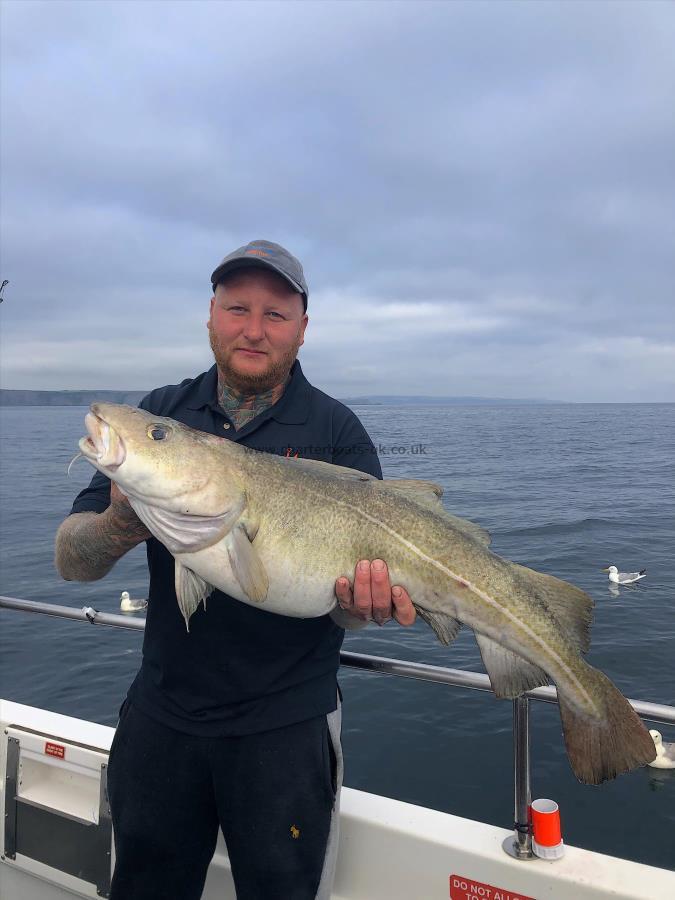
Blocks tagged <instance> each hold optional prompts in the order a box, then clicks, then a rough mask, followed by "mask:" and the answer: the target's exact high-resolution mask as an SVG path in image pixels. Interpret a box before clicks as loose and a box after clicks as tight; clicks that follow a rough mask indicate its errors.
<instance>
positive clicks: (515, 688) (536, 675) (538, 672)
mask: <svg viewBox="0 0 675 900" xmlns="http://www.w3.org/2000/svg"><path fill="white" fill-rule="evenodd" d="M475 634H476V640H477V641H478V649H479V650H480V655H481V656H482V657H483V665H484V666H485V668H486V669H487V673H488V675H489V676H490V683H491V685H492V690H493V691H494V692H495V696H496V697H502V698H503V697H508V698H510V699H513V698H514V697H519V696H520V695H521V694H523V693H524V692H525V691H531V690H532V689H533V688H536V687H541V686H542V685H543V684H548V682H549V679H548V675H547V674H546V672H544V670H543V669H540V668H539V666H535V665H533V664H532V663H531V662H528V661H527V660H526V659H523V657H522V656H518V654H516V653H513V651H511V650H507V649H506V647H502V645H501V644H497V643H496V642H495V641H493V640H491V639H490V638H487V637H485V635H483V634H478V632H476V633H475Z"/></svg>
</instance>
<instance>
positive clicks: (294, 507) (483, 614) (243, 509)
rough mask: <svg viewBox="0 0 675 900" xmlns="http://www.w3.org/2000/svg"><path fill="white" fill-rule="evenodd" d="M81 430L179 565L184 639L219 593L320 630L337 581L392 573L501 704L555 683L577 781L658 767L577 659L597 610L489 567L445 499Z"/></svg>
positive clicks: (214, 446) (208, 445)
mask: <svg viewBox="0 0 675 900" xmlns="http://www.w3.org/2000/svg"><path fill="white" fill-rule="evenodd" d="M85 423H86V426H87V429H88V432H89V436H88V437H84V438H82V439H81V440H80V450H81V452H82V454H83V455H84V456H85V457H86V458H87V459H88V460H89V461H90V462H91V463H92V464H93V465H94V466H95V467H96V468H97V469H98V470H99V471H101V472H102V473H103V474H105V475H107V476H108V477H109V478H111V479H112V480H113V481H115V482H116V483H117V485H118V486H119V487H120V489H121V490H122V491H123V492H124V494H126V496H127V497H128V499H129V502H130V504H131V506H132V507H133V508H134V510H135V511H136V513H137V515H138V517H139V518H140V519H141V521H143V522H144V524H145V525H146V527H147V528H148V530H149V531H150V532H151V533H152V534H153V535H154V537H156V538H157V540H158V541H160V542H161V543H162V544H164V546H165V547H166V548H167V549H168V550H169V552H170V553H171V554H172V555H173V557H174V559H175V565H176V578H175V585H176V596H177V598H178V603H179V606H180V609H181V612H182V613H183V616H184V617H185V621H186V624H188V623H189V620H190V616H191V615H192V613H193V612H194V611H195V610H196V609H197V607H198V605H199V604H200V603H201V602H204V604H205V605H206V599H207V597H208V596H209V594H210V593H211V592H212V591H213V589H214V588H217V589H218V590H220V591H223V592H225V593H226V594H229V595H230V596H231V597H234V598H236V599H237V600H240V601H241V602H243V603H248V604H251V605H253V606H257V607H259V608H260V609H264V610H267V611H268V612H273V613H278V614H280V615H285V616H296V617H301V618H306V617H314V616H322V615H326V614H327V613H331V612H332V611H333V610H334V609H335V607H336V598H335V580H336V578H338V577H340V576H345V577H347V578H349V579H351V578H352V577H353V572H354V566H355V564H356V562H357V561H358V560H360V559H376V558H379V559H384V560H386V562H387V566H388V568H389V574H390V578H391V582H392V584H400V585H402V586H403V587H405V588H406V590H407V591H408V593H409V594H410V597H411V598H412V600H413V603H414V606H415V609H416V611H417V613H418V615H419V616H420V617H421V618H422V619H423V620H424V621H426V622H427V623H428V624H429V625H430V626H431V628H432V629H433V630H434V631H435V633H436V635H437V636H438V638H439V639H440V640H441V641H442V642H443V643H444V644H449V643H450V642H451V641H452V640H453V638H454V637H455V636H456V634H457V632H458V631H459V629H460V627H461V625H462V624H465V625H467V626H469V627H470V628H472V629H473V630H474V633H475V635H476V639H477V641H478V646H479V649H480V652H481V656H482V658H483V662H484V664H485V668H486V669H487V672H488V675H489V677H490V682H491V684H492V688H493V690H494V692H495V694H496V695H497V696H498V697H511V698H512V697H516V696H518V695H520V694H522V693H523V692H524V691H526V690H530V689H531V688H534V687H538V686H539V685H542V684H547V683H548V681H549V679H550V680H551V681H553V682H555V684H556V687H557V689H558V699H559V703H560V714H561V719H562V725H563V732H564V736H565V743H566V748H567V754H568V757H569V760H570V764H571V766H572V769H573V770H574V773H575V775H576V776H577V778H578V779H579V780H580V781H582V782H585V783H590V784H598V783H600V782H601V781H604V780H605V779H608V778H613V777H614V776H615V775H617V774H619V773H620V772H625V771H629V770H631V769H634V768H636V767H638V766H641V765H644V764H646V763H648V762H651V761H652V760H653V759H654V757H655V753H656V750H655V747H654V743H653V741H652V739H651V737H650V736H649V733H648V731H647V729H646V728H645V727H644V725H643V724H642V721H641V720H640V718H639V716H638V715H637V714H636V713H635V712H634V710H633V708H632V707H631V705H630V704H629V703H628V701H627V700H626V699H625V697H624V696H623V695H622V694H621V693H620V692H619V690H618V689H617V688H616V687H615V686H614V685H613V684H612V682H611V681H610V680H609V679H608V678H607V677H606V676H605V675H604V674H603V673H602V672H599V671H598V670H597V669H594V668H592V667H591V666H589V665H588V663H586V662H585V661H584V659H583V657H582V653H584V652H585V651H586V650H587V649H588V646H589V631H590V623H591V610H592V601H591V599H590V597H589V596H588V595H587V594H586V593H584V592H583V591H582V590H580V589H579V588H577V587H574V586H573V585H571V584H568V583H567V582H565V581H561V580H560V579H558V578H554V577H552V576H550V575H544V574H541V573H539V572H535V571H534V570H532V569H528V568H526V567H524V566H520V565H517V564H516V563H512V562H509V561H508V560H505V559H502V558H501V557H499V556H497V555H496V554H494V553H492V552H491V551H490V550H489V549H488V544H489V537H488V535H487V534H486V532H484V531H483V530H482V529H481V528H480V527H479V526H477V525H475V524H473V523H471V522H468V521H466V520H464V519H459V518H457V517H455V516H452V515H450V514H449V513H447V512H446V511H445V510H444V508H443V506H442V504H441V502H440V494H441V489H440V488H438V487H437V486H436V485H433V484H430V483H429V482H416V481H400V482H398V481H379V480H377V479H375V478H373V477H372V476H370V475H366V474H364V473H362V472H358V471H355V470H352V469H345V468H343V467H341V466H334V465H330V464H329V463H323V462H316V461H313V460H304V459H286V458H284V457H280V456H274V455H272V454H268V453H262V452H260V451H255V450H251V449H250V448H247V447H244V446H243V445H241V444H238V443H236V442H234V441H230V440H228V439H226V438H218V437H215V436H213V435H209V434H206V433H204V432H201V431H196V430H194V429H192V428H188V427H187V426H185V425H182V424H181V423H179V422H176V421H174V420H173V419H168V418H164V417H162V416H155V415H152V414H150V413H148V412H145V411H144V410H141V409H135V408H133V407H130V406H121V405H118V404H113V403H94V404H93V405H92V406H91V412H90V413H88V414H87V416H86V419H85Z"/></svg>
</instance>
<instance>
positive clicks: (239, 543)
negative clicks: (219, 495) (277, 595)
mask: <svg viewBox="0 0 675 900" xmlns="http://www.w3.org/2000/svg"><path fill="white" fill-rule="evenodd" d="M225 546H226V547H227V555H228V556H229V558H230V565H231V566H232V571H233V572H234V575H235V577H236V579H237V581H238V582H239V584H240V585H241V589H242V590H243V591H244V593H245V594H246V596H247V597H248V598H249V600H253V601H254V602H255V603H262V602H263V600H264V599H265V598H266V597H267V590H268V588H269V579H268V577H267V572H266V571H265V566H264V565H263V563H262V560H261V559H260V557H259V556H258V551H257V550H256V549H255V547H254V546H253V544H252V543H251V541H250V540H249V536H248V534H247V533H246V529H245V527H244V525H243V524H242V523H237V524H236V525H235V527H234V528H233V529H232V531H230V533H229V534H228V535H227V537H226V538H225Z"/></svg>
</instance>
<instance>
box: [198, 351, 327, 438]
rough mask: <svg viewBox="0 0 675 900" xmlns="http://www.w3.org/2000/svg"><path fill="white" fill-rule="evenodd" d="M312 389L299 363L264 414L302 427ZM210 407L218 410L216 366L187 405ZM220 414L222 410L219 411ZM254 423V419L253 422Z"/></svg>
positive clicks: (305, 418)
mask: <svg viewBox="0 0 675 900" xmlns="http://www.w3.org/2000/svg"><path fill="white" fill-rule="evenodd" d="M311 392H312V388H311V385H310V383H309V382H308V381H307V379H306V378H305V376H304V374H303V371H302V367H301V366H300V363H299V361H298V360H297V359H296V361H295V362H294V363H293V366H292V367H291V380H290V381H289V382H288V384H287V385H286V390H285V391H284V392H283V394H282V395H281V397H280V399H279V400H277V402H276V403H275V404H274V406H271V407H270V408H269V409H268V410H267V411H266V412H267V414H268V415H269V416H270V417H271V418H273V419H275V420H276V421H277V422H281V423H282V424H284V425H303V424H304V423H305V422H306V421H307V419H308V417H309V401H310V397H311ZM205 406H211V407H213V408H215V409H220V406H219V404H218V368H217V366H216V365H213V366H211V368H210V369H209V370H208V372H206V373H205V374H204V377H203V378H202V379H201V381H200V383H199V386H198V387H197V388H196V390H195V392H194V396H193V398H192V399H191V400H190V402H189V403H188V404H187V407H188V409H202V408H203V407H205ZM221 412H222V410H221ZM253 421H255V419H254V420H253Z"/></svg>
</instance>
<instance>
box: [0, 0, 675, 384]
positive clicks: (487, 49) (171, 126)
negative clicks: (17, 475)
mask: <svg viewBox="0 0 675 900" xmlns="http://www.w3.org/2000/svg"><path fill="white" fill-rule="evenodd" d="M157 9H158V7H157V5H155V4H145V3H134V4H118V3H114V4H110V3H96V4H84V3H57V2H49V3H29V2H22V3H13V2H9V3H5V4H4V8H3V28H2V42H3V56H4V59H5V62H4V64H3V73H2V75H3V77H2V85H1V89H2V125H3V132H4V134H5V137H4V140H3V144H2V168H3V184H2V188H3V210H4V212H3V244H4V252H3V277H9V278H10V281H11V285H10V288H11V290H10V294H9V295H8V296H9V297H10V298H11V305H10V300H8V302H7V303H6V304H3V308H2V315H3V319H4V322H3V330H4V337H3V340H4V341H5V346H6V345H7V343H9V344H10V345H11V346H12V348H15V353H16V354H18V356H23V357H24V358H25V357H26V355H27V354H28V353H30V352H36V350H35V348H36V345H35V343H34V341H35V340H36V339H38V338H41V339H44V340H47V341H49V340H51V341H52V342H53V345H54V346H53V353H52V352H50V353H49V354H47V356H48V358H49V360H50V361H49V364H48V366H46V367H43V366H42V367H41V363H40V360H39V359H38V358H36V359H35V365H34V366H33V368H32V369H30V367H26V365H25V364H24V365H23V367H22V368H21V369H20V370H19V369H18V368H12V366H9V365H8V364H7V363H6V362H4V361H3V384H5V385H6V386H16V387H20V386H26V387H48V386H50V384H51V385H53V386H55V387H59V386H64V387H77V386H83V387H86V386H90V385H92V384H93V381H96V382H97V384H96V385H94V386H101V387H104V386H105V387H113V386H117V384H116V383H113V380H107V381H106V383H102V382H101V379H102V378H106V379H115V378H116V372H115V369H114V366H109V365H107V364H106V366H105V367H102V364H101V362H100V355H99V354H97V352H96V351H95V345H93V344H88V343H87V341H88V340H90V339H91V338H92V337H93V336H94V335H100V333H101V332H102V331H105V333H106V334H107V335H109V336H110V339H111V340H115V341H118V342H120V344H121V347H122V349H121V351H120V357H121V358H124V360H125V368H124V370H123V371H119V372H118V374H117V380H118V381H119V380H120V379H124V382H125V383H124V384H123V385H122V384H120V386H124V387H134V388H137V387H143V386H144V385H143V384H141V383H140V381H139V380H140V379H145V378H148V379H151V378H157V379H159V380H164V381H169V380H176V379H177V378H180V377H183V376H184V375H186V374H190V372H189V371H185V370H183V369H180V364H181V363H182V364H183V365H185V364H187V362H188V360H186V359H185V357H184V356H183V355H182V354H183V352H184V350H185V347H186V344H187V345H188V346H189V347H190V348H191V349H190V354H192V355H189V360H193V359H194V360H195V362H196V360H197V359H203V357H204V348H203V344H204V342H205V337H204V329H203V320H204V318H205V316H206V311H207V303H208V275H209V274H210V271H211V269H212V268H213V266H214V265H215V263H216V262H217V261H218V259H219V258H220V257H221V256H222V255H224V253H225V252H226V251H227V250H229V249H230V248H232V247H233V246H236V245H237V244H239V243H242V242H244V241H246V240H248V239H250V238H251V237H271V238H272V239H276V240H281V241H282V242H283V243H285V244H287V245H288V246H289V247H290V248H291V249H293V250H294V252H296V253H298V255H299V256H300V257H301V258H302V259H303V261H304V263H305V266H306V269H307V272H308V276H309V279H310V289H311V290H312V292H313V298H312V300H311V301H310V314H311V315H312V325H311V326H310V331H309V332H308V342H307V346H306V348H305V349H304V350H303V353H304V354H305V355H306V357H307V360H308V363H311V360H312V359H314V358H315V357H314V356H312V354H313V353H314V354H315V355H316V356H318V355H320V357H321V359H322V360H323V370H321V369H320V370H319V371H318V372H317V376H316V377H317V380H318V381H319V382H321V383H322V384H323V385H324V386H326V387H327V388H328V389H331V388H332V386H333V385H335V386H336V388H337V387H339V386H340V384H342V383H343V382H342V381H341V380H340V379H341V378H343V376H342V375H340V362H339V361H340V360H343V359H344V358H345V354H347V356H348V357H349V361H348V367H349V370H350V372H351V373H352V375H351V376H350V378H351V380H350V381H349V384H350V385H351V387H350V392H351V393H354V392H361V393H367V392H368V391H369V390H371V389H372V391H373V392H376V391H375V388H374V384H375V383H379V382H380V381H382V382H383V383H386V386H387V389H389V390H394V391H396V392H405V391H406V390H407V389H408V385H409V384H410V385H411V384H412V383H413V381H414V383H415V388H414V391H413V390H412V387H411V388H410V390H411V391H412V392H417V393H423V392H425V390H424V378H425V373H427V375H428V382H429V383H430V384H432V385H433V388H434V389H433V390H431V389H430V390H429V391H427V392H430V393H440V394H442V393H449V392H450V393H461V394H465V393H472V392H473V393H484V394H494V393H495V392H496V390H495V385H496V384H499V385H501V386H506V385H508V386H509V390H510V391H511V393H512V395H513V396H531V395H532V393H533V391H535V392H536V391H540V392H541V395H542V396H551V397H555V398H558V399H562V398H564V397H565V396H569V397H570V399H584V398H585V399H598V398H599V397H600V396H601V395H602V398H603V399H616V400H620V399H624V398H626V399H628V398H629V395H630V398H631V399H637V398H638V397H639V398H640V399H662V400H663V399H675V391H673V386H674V385H673V377H671V375H670V374H669V368H668V366H669V363H670V362H671V361H672V357H671V356H670V355H669V354H668V351H667V350H666V351H664V353H661V351H660V350H659V347H662V346H665V347H668V346H669V345H670V344H672V343H673V342H675V328H674V327H673V316H672V313H671V311H670V310H671V307H672V301H673V296H672V292H673V289H672V284H673V282H674V279H673V275H674V274H675V273H674V272H673V268H674V264H673V259H674V258H675V254H674V252H673V251H674V250H675V247H674V246H673V244H674V243H675V238H674V235H675V228H673V223H672V202H671V201H669V198H671V200H672V196H673V194H674V192H675V166H674V165H673V162H672V161H673V159H675V126H674V122H673V116H672V112H671V110H672V106H673V89H674V88H675V61H674V59H673V54H672V46H673V45H674V44H675V20H674V19H673V16H672V13H671V10H670V9H669V7H668V5H666V4H661V3H649V2H645V3H641V4H612V5H611V6H610V5H607V4H596V3H575V4H565V3H538V4H530V3H508V4H495V3H451V4H450V3H434V2H427V3H424V4H419V3H387V4H380V3H349V4H343V3H303V4H294V3H255V4H239V3H226V4H225V3H223V4H220V3H190V4H187V3H185V4H183V3H172V4H162V7H161V9H162V15H161V17H158V15H157ZM314 296H316V303H317V304H318V306H316V305H314V303H315V300H314ZM329 297H330V298H332V299H331V300H330V303H331V304H333V305H332V306H331V307H330V308H329V307H328V305H327V306H326V308H325V309H323V308H322V306H321V303H322V300H323V301H324V302H326V304H328V300H327V299H325V298H329ZM356 297H359V298H361V299H360V303H355V302H354V303H352V299H353V298H356ZM392 303H404V304H406V303H407V304H410V309H409V319H410V323H411V324H410V326H409V327H408V328H407V329H406V327H405V319H403V320H402V321H401V320H399V319H397V320H396V321H395V322H393V323H392V324H391V325H388V324H387V322H386V320H384V321H383V320H381V319H378V320H377V323H378V324H377V325H374V324H373V320H372V319H371V318H369V317H368V316H367V315H365V312H364V311H365V310H366V309H367V308H368V307H372V308H373V309H378V308H384V309H385V310H386V309H387V308H388V306H387V305H388V304H392ZM340 304H343V305H344V306H345V307H346V308H348V309H350V310H352V311H353V314H354V315H355V316H356V317H357V318H356V320H355V322H354V327H358V328H360V329H362V330H365V329H373V328H375V327H377V328H379V337H378V339H377V341H373V340H371V341H370V342H364V344H363V345H361V344H360V343H359V341H357V342H356V344H351V345H350V344H349V343H348V345H347V349H345V347H344V346H337V335H338V334H339V335H340V336H342V335H343V331H342V330H341V328H340V329H336V328H333V329H332V332H331V328H330V313H331V311H334V310H335V309H336V308H337V307H338V306H339V305H340ZM416 304H435V305H436V306H435V308H437V309H438V316H439V319H438V323H439V324H438V325H437V327H436V328H435V329H434V328H433V327H431V324H429V323H427V322H426V319H425V317H424V316H421V317H420V316H416ZM459 309H462V310H465V311H467V310H468V313H467V314H466V315H465V316H463V317H459V316H458V312H457V311H458V310H459ZM188 310H189V312H188ZM315 311H316V317H315ZM361 313H363V315H361V320H359V318H358V317H359V315H360V314H361ZM469 313H470V314H469ZM453 317H458V318H457V321H455V320H454V319H453ZM460 319H461V322H460ZM324 321H325V322H326V323H328V324H327V325H326V326H324V325H323V324H322V323H323V322H324ZM453 322H454V325H453ZM486 322H487V323H489V322H493V323H494V325H493V328H492V330H490V329H489V328H487V327H486V325H485V323H486ZM315 324H316V326H317V327H316V331H315V332H314V337H313V336H312V329H313V327H314V325H315ZM331 334H332V338H331ZM615 336H616V337H620V338H625V339H628V340H630V339H633V338H635V339H638V340H639V341H642V342H643V343H642V344H639V343H638V344H621V345H617V344H613V345H612V346H613V347H614V348H616V347H617V346H621V347H622V351H621V352H623V353H624V354H625V355H626V367H625V368H626V374H625V375H623V376H622V374H621V371H620V367H619V366H614V365H613V364H612V363H608V361H607V358H606V356H604V355H603V354H602V353H600V352H598V351H597V349H596V351H593V352H591V351H589V350H588V347H589V346H590V345H589V344H588V341H589V340H591V339H596V340H598V341H599V342H603V341H605V342H607V343H606V345H603V346H606V348H607V349H608V350H609V351H610V359H612V358H613V357H612V356H611V348H610V342H611V340H614V338H615ZM344 339H345V340H346V341H349V332H348V330H347V329H346V328H345V331H344ZM73 340H75V341H78V340H79V341H81V342H82V343H78V344H77V346H78V348H79V350H78V353H79V354H82V355H83V358H82V359H78V361H77V364H75V363H73V361H72V346H73V345H72V344H70V343H69V341H73ZM313 340H316V342H317V345H316V348H314V349H313V348H312V341H313ZM387 341H390V353H391V352H392V351H393V349H394V348H395V353H396V355H397V357H398V359H399V361H400V360H401V347H404V346H406V341H407V353H406V358H407V360H408V362H407V367H405V368H404V367H403V366H402V365H401V364H400V362H399V365H398V368H397V369H394V368H390V366H389V362H388V354H387V351H386V346H385V345H386V342H387ZM158 342H161V344H162V346H163V347H164V348H171V347H174V348H176V352H175V353H174V354H173V356H172V354H171V353H170V352H165V353H163V354H161V355H158V356H157V357H156V358H155V359H156V361H155V362H150V361H149V359H147V358H144V359H143V360H142V361H140V360H139V359H138V354H135V353H128V352H127V349H125V348H128V347H135V346H136V345H139V346H143V347H145V348H147V349H146V354H148V355H150V358H151V354H152V348H153V347H154V346H155V345H156V344H157V343H158ZM31 347H32V348H33V350H31V349H30V348H31ZM68 347H70V348H71V350H70V352H69V351H68V350H67V348H68ZM87 347H89V348H90V349H87ZM515 347H518V348H528V349H529V350H530V352H531V353H532V354H534V355H533V356H531V358H530V363H529V367H528V365H527V364H526V362H524V361H523V360H521V359H519V360H514V359H513V358H512V353H511V351H512V349H513V348H515ZM22 348H23V350H22ZM59 348H61V350H60V349H59ZM193 348H194V349H193ZM318 348H320V354H317V349H318ZM375 348H377V352H376V349H375ZM540 348H541V359H540V357H539V350H540ZM584 348H586V349H584ZM629 348H630V349H629ZM380 353H381V355H378V354H380ZM650 353H653V358H654V360H656V361H657V363H656V367H655V368H654V367H653V366H651V365H648V364H647V363H646V362H645V358H647V357H649V354H650ZM4 355H5V357H6V356H7V354H6V353H5V354H4ZM11 358H15V357H11V356H10V359H11ZM570 359H574V360H575V361H576V362H575V365H576V366H577V370H578V371H579V372H581V371H583V373H584V376H583V379H582V378H580V379H579V383H578V385H575V384H574V383H573V382H574V380H573V379H572V380H570V377H569V372H568V365H569V360H570ZM59 360H61V362H59ZM458 360H461V367H460V366H459V365H458V363H457V361H458ZM660 367H661V368H660ZM609 370H611V371H612V373H613V375H612V378H613V381H612V383H610V382H609V381H608V378H607V374H606V373H607V372H608V371H609ZM385 372H386V378H385V377H382V376H378V375H377V373H385ZM31 373H32V374H31ZM134 373H136V374H134ZM373 373H376V374H375V375H374V374H373ZM535 373H536V375H535ZM40 379H43V380H42V381H40ZM45 379H46V380H47V381H48V382H49V383H46V382H45ZM86 379H90V381H89V382H87V381H86ZM359 379H361V382H360V385H359V383H358V382H359ZM29 382H30V383H29ZM152 383H154V382H152ZM490 384H492V385H493V387H492V388H491V387H490ZM445 385H448V386H447V387H446V386H445ZM148 386H151V383H150V382H149V383H148ZM566 391H567V392H568V393H566ZM379 392H380V393H382V392H383V390H382V389H379ZM570 392H571V393H570ZM584 392H585V393H584Z"/></svg>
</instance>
